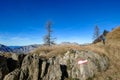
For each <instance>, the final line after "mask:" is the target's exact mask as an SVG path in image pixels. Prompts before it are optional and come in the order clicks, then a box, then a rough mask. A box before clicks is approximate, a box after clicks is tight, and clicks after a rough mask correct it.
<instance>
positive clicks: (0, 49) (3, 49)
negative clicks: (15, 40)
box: [0, 44, 13, 52]
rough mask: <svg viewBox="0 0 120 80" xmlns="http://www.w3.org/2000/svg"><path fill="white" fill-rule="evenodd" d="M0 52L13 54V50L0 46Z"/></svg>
mask: <svg viewBox="0 0 120 80" xmlns="http://www.w3.org/2000/svg"><path fill="white" fill-rule="evenodd" d="M0 52H13V50H12V49H11V48H9V47H8V46H5V45H2V44H0Z"/></svg>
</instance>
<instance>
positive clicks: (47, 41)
mask: <svg viewBox="0 0 120 80" xmlns="http://www.w3.org/2000/svg"><path fill="white" fill-rule="evenodd" d="M51 25H52V23H51V22H50V21H48V22H47V26H46V30H47V34H46V35H45V36H44V45H48V46H51V45H52V44H55V43H54V39H53V38H52V36H51V34H52V30H51Z"/></svg>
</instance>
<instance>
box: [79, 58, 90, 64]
mask: <svg viewBox="0 0 120 80" xmlns="http://www.w3.org/2000/svg"><path fill="white" fill-rule="evenodd" d="M87 62H88V60H87V59H81V60H79V61H78V64H85V63H87Z"/></svg>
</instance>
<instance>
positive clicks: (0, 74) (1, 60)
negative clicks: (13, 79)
mask: <svg viewBox="0 0 120 80" xmlns="http://www.w3.org/2000/svg"><path fill="white" fill-rule="evenodd" d="M8 72H9V70H8V67H7V59H6V58H5V57H3V56H0V80H3V78H4V76H5V75H6V74H8Z"/></svg>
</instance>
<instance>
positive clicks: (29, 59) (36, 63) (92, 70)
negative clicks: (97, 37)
mask: <svg viewBox="0 0 120 80" xmlns="http://www.w3.org/2000/svg"><path fill="white" fill-rule="evenodd" d="M80 59H85V60H88V62H87V63H85V64H81V65H80V64H78V60H80ZM108 67H109V60H108V58H107V57H106V56H105V55H102V54H101V55H99V54H97V53H94V52H91V51H77V50H73V51H67V52H66V53H65V54H64V55H58V56H54V57H52V58H49V59H45V58H43V57H41V56H38V55H37V54H28V55H27V56H25V58H24V60H23V61H22V65H21V68H20V69H17V70H14V71H13V72H11V73H12V74H11V73H9V74H8V75H6V76H5V78H4V80H9V78H11V79H10V80H16V79H17V80H65V79H68V80H70V79H76V80H87V79H89V78H92V77H94V75H95V74H96V73H97V72H104V71H105V70H107V68H108ZM13 73H16V74H13ZM10 74H11V75H10ZM15 77H16V78H15ZM17 77H19V78H17Z"/></svg>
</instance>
